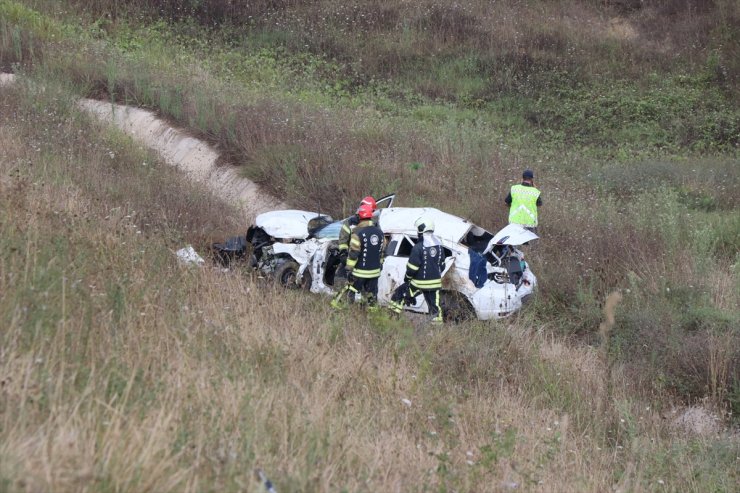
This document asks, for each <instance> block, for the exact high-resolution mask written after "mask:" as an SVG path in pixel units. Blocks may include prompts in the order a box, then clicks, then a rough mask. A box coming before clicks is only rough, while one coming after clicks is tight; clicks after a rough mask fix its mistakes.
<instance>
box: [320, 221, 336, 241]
mask: <svg viewBox="0 0 740 493" xmlns="http://www.w3.org/2000/svg"><path fill="white" fill-rule="evenodd" d="M340 229H342V221H334V222H333V223H330V224H327V225H326V226H324V227H323V228H321V229H320V230H318V231H316V233H314V237H315V238H318V239H320V240H324V239H326V240H338V239H339V230H340Z"/></svg>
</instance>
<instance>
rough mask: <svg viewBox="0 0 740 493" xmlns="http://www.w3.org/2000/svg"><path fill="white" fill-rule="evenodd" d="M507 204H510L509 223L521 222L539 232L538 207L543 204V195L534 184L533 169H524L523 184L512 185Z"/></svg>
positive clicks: (534, 231) (527, 227)
mask: <svg viewBox="0 0 740 493" xmlns="http://www.w3.org/2000/svg"><path fill="white" fill-rule="evenodd" d="M506 205H508V206H509V224H521V225H522V226H524V227H525V228H526V229H528V230H530V231H532V232H533V233H536V232H537V208H538V207H540V206H541V205H542V197H540V191H539V190H537V188H535V186H534V172H533V171H532V170H531V169H525V170H524V173H522V183H521V184H519V185H514V186H513V187H511V191H510V192H509V195H507V196H506Z"/></svg>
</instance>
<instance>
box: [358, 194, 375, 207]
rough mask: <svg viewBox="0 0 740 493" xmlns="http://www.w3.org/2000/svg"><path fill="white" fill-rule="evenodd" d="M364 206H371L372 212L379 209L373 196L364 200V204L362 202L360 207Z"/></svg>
mask: <svg viewBox="0 0 740 493" xmlns="http://www.w3.org/2000/svg"><path fill="white" fill-rule="evenodd" d="M363 205H369V206H370V208H371V209H372V210H375V209H377V208H378V206H377V204H376V203H375V199H374V198H373V197H372V196H371V195H368V196H367V197H365V198H364V199H362V202H360V207H362V206H363Z"/></svg>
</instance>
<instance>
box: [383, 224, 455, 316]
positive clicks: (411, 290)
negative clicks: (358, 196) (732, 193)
mask: <svg viewBox="0 0 740 493" xmlns="http://www.w3.org/2000/svg"><path fill="white" fill-rule="evenodd" d="M416 229H417V230H418V232H419V241H417V242H416V245H414V247H413V248H412V249H411V255H410V256H409V260H408V263H407V264H406V276H405V277H404V283H403V284H401V285H400V286H398V287H397V288H396V290H395V291H394V292H393V295H392V296H391V304H390V308H391V310H393V311H394V312H396V313H401V310H403V305H402V304H401V302H402V300H403V302H404V303H407V304H411V303H413V302H414V299H415V298H416V297H417V296H419V294H423V295H424V300H425V301H426V302H427V306H428V307H429V314H430V315H431V316H432V323H433V324H441V323H442V320H443V319H442V306H441V305H440V302H439V290H440V289H442V273H443V272H444V268H445V251H444V248H443V247H442V242H441V241H440V239H439V238H437V237H436V236H435V235H434V234H433V233H434V221H433V220H432V219H431V218H429V217H420V218H419V219H417V220H416Z"/></svg>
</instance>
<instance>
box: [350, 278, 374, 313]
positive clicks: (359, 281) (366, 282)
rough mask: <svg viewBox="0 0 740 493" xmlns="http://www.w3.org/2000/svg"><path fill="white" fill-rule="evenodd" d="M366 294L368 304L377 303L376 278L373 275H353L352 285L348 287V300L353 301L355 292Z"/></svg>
mask: <svg viewBox="0 0 740 493" xmlns="http://www.w3.org/2000/svg"><path fill="white" fill-rule="evenodd" d="M356 293H360V294H361V295H367V304H368V306H374V305H376V304H377V303H378V278H377V277H373V278H369V279H366V278H364V277H353V279H352V285H351V286H350V288H349V292H348V296H349V302H350V303H352V302H353V301H355V294H356Z"/></svg>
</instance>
